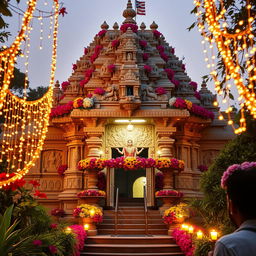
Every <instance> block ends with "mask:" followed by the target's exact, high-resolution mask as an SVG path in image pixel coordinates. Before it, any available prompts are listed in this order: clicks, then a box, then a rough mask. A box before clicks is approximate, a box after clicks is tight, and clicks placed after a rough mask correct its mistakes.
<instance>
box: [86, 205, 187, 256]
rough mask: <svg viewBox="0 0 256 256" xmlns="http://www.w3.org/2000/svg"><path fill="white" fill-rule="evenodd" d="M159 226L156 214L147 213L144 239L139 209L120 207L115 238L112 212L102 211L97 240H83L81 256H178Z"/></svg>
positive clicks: (175, 247)
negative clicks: (102, 217)
mask: <svg viewBox="0 0 256 256" xmlns="http://www.w3.org/2000/svg"><path fill="white" fill-rule="evenodd" d="M167 232H168V229H167V227H166V225H165V224H163V221H162V217H161V215H160V213H159V211H158V210H149V211H148V235H146V229H145V213H144V207H143V205H141V204H139V203H134V204H133V203H130V204H129V205H128V206H127V205H126V206H125V205H122V204H121V205H120V207H119V211H118V225H117V235H116V236H115V213H114V210H104V219H103V223H102V224H101V225H99V226H98V233H99V235H97V236H91V237H89V238H88V239H87V240H86V244H85V247H84V252H83V253H82V254H81V255H83V256H85V255H87V256H97V255H101V256H110V255H111V256H121V255H123V256H125V255H133V256H139V255H140V256H153V255H154V256H161V255H166V256H182V255H184V254H183V253H182V252H181V250H180V248H179V247H178V246H177V245H176V244H175V241H174V240H173V238H172V237H170V236H169V235H167Z"/></svg>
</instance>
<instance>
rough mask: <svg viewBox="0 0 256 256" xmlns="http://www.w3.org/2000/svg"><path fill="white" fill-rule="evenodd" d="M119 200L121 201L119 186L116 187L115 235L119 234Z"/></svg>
mask: <svg viewBox="0 0 256 256" xmlns="http://www.w3.org/2000/svg"><path fill="white" fill-rule="evenodd" d="M118 201H119V188H117V189H116V204H115V235H117V222H118Z"/></svg>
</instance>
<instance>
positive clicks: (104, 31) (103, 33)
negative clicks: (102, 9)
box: [97, 29, 107, 37]
mask: <svg viewBox="0 0 256 256" xmlns="http://www.w3.org/2000/svg"><path fill="white" fill-rule="evenodd" d="M106 33H107V30H105V29H103V30H101V31H100V32H99V33H98V34H97V36H99V37H103V36H105V34H106Z"/></svg>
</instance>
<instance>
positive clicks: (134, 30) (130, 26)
mask: <svg viewBox="0 0 256 256" xmlns="http://www.w3.org/2000/svg"><path fill="white" fill-rule="evenodd" d="M128 28H131V30H132V31H133V32H134V33H137V32H138V28H139V27H138V26H137V25H135V24H129V23H128V24H123V25H122V26H121V27H120V30H121V31H122V32H123V33H125V32H126V31H127V29H128Z"/></svg>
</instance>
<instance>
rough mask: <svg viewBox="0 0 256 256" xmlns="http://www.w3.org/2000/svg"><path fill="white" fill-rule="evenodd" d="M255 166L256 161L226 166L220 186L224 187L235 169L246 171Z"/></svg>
mask: <svg viewBox="0 0 256 256" xmlns="http://www.w3.org/2000/svg"><path fill="white" fill-rule="evenodd" d="M254 168H256V162H243V163H242V164H233V165H231V166H229V167H228V168H227V170H226V171H225V172H224V173H223V175H222V177H221V187H222V188H223V189H226V187H227V182H228V179H229V177H230V176H231V175H232V174H233V173H234V172H236V171H237V170H242V171H247V170H251V169H254Z"/></svg>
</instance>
